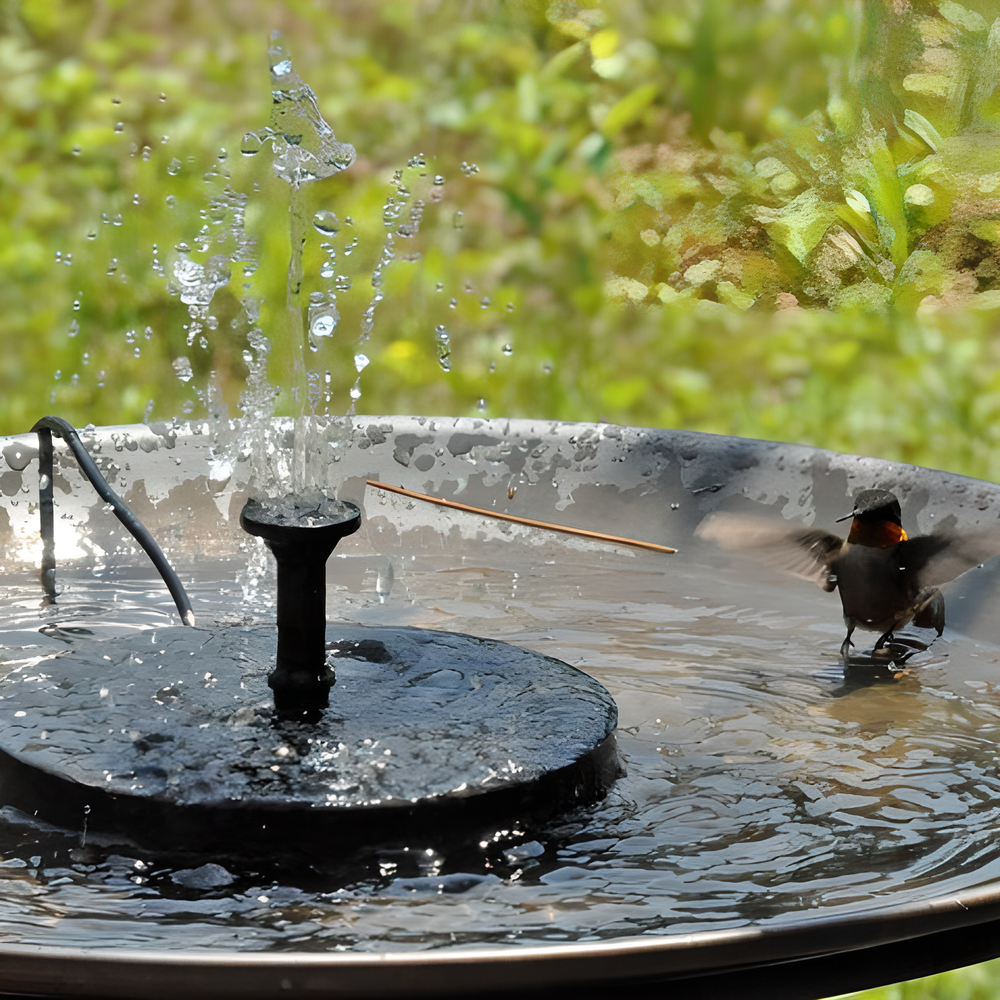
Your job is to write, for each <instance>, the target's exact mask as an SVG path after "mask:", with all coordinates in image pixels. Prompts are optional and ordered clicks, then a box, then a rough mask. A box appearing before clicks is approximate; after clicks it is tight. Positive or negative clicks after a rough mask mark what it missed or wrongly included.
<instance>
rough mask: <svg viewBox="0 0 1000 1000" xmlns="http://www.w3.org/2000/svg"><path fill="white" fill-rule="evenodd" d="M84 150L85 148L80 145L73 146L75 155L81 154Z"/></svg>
mask: <svg viewBox="0 0 1000 1000" xmlns="http://www.w3.org/2000/svg"><path fill="white" fill-rule="evenodd" d="M82 152H83V150H82V149H80V147H79V146H74V147H73V155H74V156H79V155H80V153H82Z"/></svg>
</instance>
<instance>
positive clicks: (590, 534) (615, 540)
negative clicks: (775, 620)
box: [367, 479, 677, 552]
mask: <svg viewBox="0 0 1000 1000" xmlns="http://www.w3.org/2000/svg"><path fill="white" fill-rule="evenodd" d="M367 482H368V485H369V486H374V487H375V489H377V490H388V491H389V492H390V493H399V494H400V495H401V496H404V497H412V498H413V499H414V500H424V501H426V502H427V503H436V504H438V505H439V506H441V507H450V508H451V509H452V510H464V511H465V512H466V513H467V514H479V515H481V516H482V517H493V518H496V519H497V520H498V521H509V522H510V523H511V524H523V525H525V526H526V527H529V528H543V529H544V530H545V531H561V532H563V533H564V534H567V535H578V536H579V537H580V538H590V539H593V540H594V541H596V542H610V543H611V544H612V545H632V546H634V547H635V548H639V549H649V550H650V551H652V552H676V551H677V549H672V548H670V546H669V545H657V544H656V543H655V542H642V541H639V540H638V539H636V538H620V537H619V536H618V535H606V534H604V533H603V532H601V531H588V530H587V529H586V528H570V527H568V526H567V525H565V524H550V523H549V522H548V521H535V520H533V519H532V518H530V517H518V516H517V515H516V514H501V513H499V512H497V511H493V510H484V509H483V508H482V507H470V506H469V505H468V504H465V503H456V502H455V501H454V500H442V499H441V498H440V497H432V496H428V494H426V493H414V492H413V490H404V489H403V487H402V486H390V485H389V484H388V483H380V482H378V481H377V480H375V479H369V480H367Z"/></svg>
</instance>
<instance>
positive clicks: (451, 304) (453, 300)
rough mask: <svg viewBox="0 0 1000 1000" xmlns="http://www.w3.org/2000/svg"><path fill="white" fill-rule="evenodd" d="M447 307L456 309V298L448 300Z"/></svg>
mask: <svg viewBox="0 0 1000 1000" xmlns="http://www.w3.org/2000/svg"><path fill="white" fill-rule="evenodd" d="M448 308H449V309H457V308H458V299H452V300H451V301H450V302H449V303H448Z"/></svg>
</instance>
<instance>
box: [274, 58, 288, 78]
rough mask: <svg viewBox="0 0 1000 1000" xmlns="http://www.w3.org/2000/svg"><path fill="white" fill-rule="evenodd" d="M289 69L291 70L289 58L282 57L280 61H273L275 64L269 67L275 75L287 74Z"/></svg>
mask: <svg viewBox="0 0 1000 1000" xmlns="http://www.w3.org/2000/svg"><path fill="white" fill-rule="evenodd" d="M291 71H292V60H291V59H282V60H281V62H279V63H275V65H273V66H272V67H271V72H272V73H273V74H274V75H275V76H287V75H288V74H289V73H291Z"/></svg>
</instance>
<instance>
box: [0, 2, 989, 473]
mask: <svg viewBox="0 0 1000 1000" xmlns="http://www.w3.org/2000/svg"><path fill="white" fill-rule="evenodd" d="M994 6H996V5H995V4H991V3H987V2H981V3H978V4H975V5H973V6H960V5H958V4H955V3H944V4H938V3H932V2H919V3H914V4H912V5H910V6H909V7H908V8H907V9H906V10H905V11H903V12H902V13H899V14H897V13H894V11H895V8H891V7H890V6H887V5H883V4H881V3H878V2H875V0H871V2H869V3H868V4H867V5H866V6H864V8H863V9H862V5H861V4H860V3H859V2H857V0H791V2H790V3H789V4H788V5H786V7H787V9H785V7H782V6H781V5H761V4H759V3H756V2H753V0H731V2H727V3H724V2H722V0H691V2H688V3H683V4H681V3H677V4H668V5H663V4H661V3H655V2H653V0H648V2H646V3H640V2H636V3H632V4H628V5H625V4H621V5H619V4H601V3H598V2H585V3H575V2H569V0H566V2H555V3H547V2H541V0H537V2H530V0H527V2H521V3H498V2H496V3H486V2H483V3H480V4H478V5H475V4H474V5H472V6H471V7H467V8H464V14H463V16H462V17H456V16H455V13H454V10H453V9H452V8H450V7H448V6H447V5H444V6H442V7H439V8H432V7H422V6H418V5H414V4H411V3H408V2H398V3H397V2H383V3H380V4H349V3H347V2H343V3H336V4H330V5H326V6H325V7H324V8H323V9H320V8H318V7H316V6H315V5H312V4H306V3H304V2H302V3H298V2H296V3H291V2H290V3H286V4H284V5H275V4H271V3H263V2H261V3H239V2H236V0H228V2H220V3H213V4H201V5H189V4H184V3H181V2H179V0H177V2H170V0H165V2H163V3H158V4H150V5H142V4H98V3H96V2H95V3H90V2H86V0H76V2H72V3H71V2H68V0H23V2H20V3H18V2H12V0H8V2H7V3H6V4H5V5H4V7H3V8H2V10H3V22H2V29H3V31H2V34H0V49H2V56H3V62H4V66H5V74H4V77H3V79H2V81H0V91H2V94H0V139H2V146H0V148H2V149H3V153H2V160H0V262H2V265H3V266H2V267H0V295H2V298H3V302H4V306H5V308H4V315H3V317H2V319H0V337H2V340H3V345H4V351H3V353H2V354H0V430H4V431H14V430H20V429H23V428H24V427H26V426H28V425H29V424H30V423H31V421H32V420H33V419H34V418H35V417H36V416H37V415H38V414H39V413H41V412H43V411H45V410H49V409H53V410H55V411H57V412H60V413H64V414H65V415H67V416H68V417H69V418H71V419H73V420H76V421H77V422H80V423H86V422H88V421H90V420H93V421H94V422H113V421H123V420H136V419H141V418H142V417H143V414H144V412H146V408H147V403H148V401H150V400H153V401H154V402H153V407H152V411H151V412H152V415H153V417H154V418H157V417H159V418H162V417H164V416H168V415H170V414H173V413H178V412H184V411H190V412H193V413H201V412H205V408H206V407H209V408H213V409H214V408H219V407H221V406H223V405H225V406H228V408H229V410H230V411H231V412H236V411H237V410H238V409H239V403H240V397H241V393H242V392H243V390H244V387H245V380H246V377H247V365H248V364H253V363H255V358H256V356H257V355H256V354H255V349H254V347H253V345H252V344H251V343H250V340H252V333H251V331H252V330H253V329H254V326H255V324H254V322H252V320H253V316H252V315H248V314H247V309H246V301H247V299H248V297H249V298H250V299H259V300H262V302H263V306H262V310H261V313H260V316H259V321H258V322H259V326H260V328H261V329H262V330H263V331H264V333H265V334H266V335H267V337H268V338H269V339H270V341H271V353H270V358H269V361H268V364H269V366H270V368H269V370H270V374H271V376H272V378H274V379H276V380H277V381H279V382H281V383H282V384H283V385H284V386H285V392H284V394H283V395H281V396H280V397H279V400H278V405H279V408H284V409H285V410H294V409H295V408H296V406H298V405H301V404H300V403H296V401H295V400H294V399H293V398H292V397H291V395H290V394H289V392H290V390H289V388H288V387H289V385H290V374H289V373H290V368H291V366H292V364H293V358H294V351H293V350H292V345H291V344H290V341H289V338H290V337H291V336H292V335H293V330H294V326H293V324H291V323H290V322H289V317H288V313H287V311H286V308H285V297H286V296H285V287H284V282H285V273H286V270H287V261H288V255H289V245H288V239H289V237H288V215H287V213H288V209H287V205H288V188H287V186H286V185H284V184H283V183H282V182H280V181H278V180H277V179H275V178H274V177H273V176H272V174H271V172H270V170H269V166H268V163H267V162H266V161H267V157H268V156H269V155H270V154H269V153H264V154H262V155H260V156H257V157H254V158H252V159H244V158H242V157H240V156H239V155H238V154H237V148H238V146H239V140H240V137H241V136H242V134H243V133H244V132H245V131H247V130H249V129H253V128H258V127H261V126H263V125H264V124H265V123H266V120H267V114H268V104H269V94H268V80H267V74H266V62H265V52H264V50H265V47H266V37H267V34H268V32H269V31H270V30H271V29H272V28H275V27H278V28H281V29H282V30H283V31H284V32H285V35H286V45H287V47H288V49H289V51H290V52H291V53H292V55H293V58H294V60H295V65H296V68H297V69H298V71H299V72H300V74H301V75H302V77H303V78H304V79H305V80H306V81H307V82H308V83H309V84H310V85H311V86H312V88H313V89H314V90H315V91H316V93H317V95H318V96H319V101H320V107H321V110H322V111H323V113H324V115H325V116H326V118H327V120H328V121H330V122H331V124H332V125H333V127H334V129H335V131H336V133H337V136H338V138H340V139H342V140H343V141H347V142H351V143H353V144H354V145H355V146H356V147H357V149H358V151H359V158H358V161H357V163H355V165H354V166H353V167H351V168H350V169H349V170H348V171H346V172H344V173H343V174H341V175H338V176H336V177H334V178H330V179H328V180H325V181H320V182H316V183H314V184H309V185H306V186H305V187H304V188H303V189H302V192H301V194H302V198H303V201H304V202H305V210H306V214H307V216H309V215H311V213H312V212H313V211H315V210H316V209H318V208H325V209H328V210H332V211H335V212H336V213H337V214H338V215H339V216H340V218H341V219H342V220H346V218H347V217H350V218H351V219H352V222H353V224H352V225H347V224H346V222H345V224H344V225H343V227H342V228H341V231H340V234H339V235H338V236H337V237H336V238H335V239H334V240H333V241H332V243H333V246H334V249H335V252H336V254H337V273H338V275H340V278H341V290H340V291H338V293H337V305H338V309H339V312H340V316H341V321H340V326H339V328H338V330H337V332H336V335H335V336H334V337H333V338H330V339H329V340H328V341H324V342H323V343H322V344H321V347H320V350H319V351H318V352H316V353H315V354H311V353H308V352H307V362H308V364H309V366H310V367H311V368H312V369H313V370H314V371H315V373H316V374H315V377H316V380H317V381H316V385H317V386H320V387H323V386H325V385H326V383H325V373H326V372H329V373H330V382H329V386H330V392H331V398H330V400H329V401H327V400H325V399H323V398H322V397H321V398H320V400H319V402H318V404H317V405H318V406H319V408H320V409H323V408H329V410H330V411H331V412H344V411H345V410H346V409H347V407H348V406H349V404H350V400H349V398H348V389H349V388H350V387H351V386H352V385H353V384H354V382H355V379H356V377H357V376H356V372H355V366H354V361H353V358H354V355H355V354H356V353H357V352H359V351H363V352H364V353H365V354H367V355H368V357H370V358H371V364H370V365H369V366H368V367H367V368H366V369H365V372H364V374H363V377H362V379H361V381H360V383H359V387H360V389H361V390H362V396H361V398H360V400H358V403H357V406H358V409H359V410H360V411H362V412H392V411H395V412H406V411H411V412H439V413H448V412H451V413H467V412H480V411H482V412H485V413H487V414H491V415H496V414H508V415H534V416H546V417H552V418H561V419H599V418H602V417H603V418H604V419H607V420H613V421H619V422H627V423H638V424H654V425H655V424H660V425H674V426H684V427H692V428H698V429H703V430H710V431H720V432H725V433H739V434H744V435H749V436H760V437H769V438H785V439H793V440H802V441H809V442H814V443H817V444H821V445H825V446H828V447H834V448H839V449H843V450H847V451H861V452H867V453H872V454H878V455H881V456H885V457H890V458H898V459H902V460H907V461H912V462H919V463H926V464H930V465H939V466H944V467H948V468H952V469H956V470H959V471H964V472H969V473H975V474H980V475H986V476H994V477H995V476H996V475H997V471H998V470H997V469H996V468H995V466H996V464H997V460H996V459H994V458H993V452H994V450H995V449H994V444H995V440H994V439H995V437H996V432H995V431H994V430H993V427H994V424H995V421H994V416H995V411H996V410H997V409H1000V402H998V401H1000V367H998V358H997V349H996V347H994V340H995V338H994V337H993V330H994V328H995V326H996V321H997V315H998V310H1000V284H997V280H998V276H1000V262H998V257H997V254H996V249H995V248H996V246H997V241H998V239H1000V222H998V221H997V218H998V206H1000V203H998V202H997V200H996V198H994V194H995V192H997V191H1000V173H997V172H996V170H995V167H996V162H997V152H998V149H997V140H998V135H1000V132H998V128H1000V96H998V95H997V93H996V92H995V91H996V85H997V82H998V80H1000V55H998V53H1000V31H997V30H994V28H993V27H992V25H993V23H994V19H995V17H996V14H997V13H998V11H995V10H993V7H994ZM779 8H780V9H779ZM161 94H162V95H164V97H165V99H161ZM114 101H119V102H120V103H113V102H114ZM117 122H121V123H122V126H121V130H120V131H115V127H116V123H117ZM74 147H79V152H78V154H74ZM223 148H224V149H226V150H228V155H227V157H226V159H225V160H220V159H219V156H220V150H221V149H223ZM418 152H422V153H424V154H425V155H426V158H427V170H426V172H428V173H441V174H443V175H444V176H445V177H446V178H447V183H446V185H444V186H443V188H440V189H436V190H435V192H434V195H435V198H436V196H437V195H439V194H441V195H443V197H442V198H441V199H440V200H435V198H430V197H429V198H428V203H427V205H426V209H425V215H424V221H423V226H422V231H421V233H420V235H419V236H418V237H415V238H413V239H412V240H410V241H409V243H408V244H407V245H405V246H403V245H402V244H401V241H397V243H396V246H395V252H396V259H395V260H394V261H393V262H392V263H391V264H390V265H389V266H388V267H387V268H386V271H385V286H384V289H383V290H384V300H383V301H382V302H381V303H379V305H378V308H377V310H376V313H375V322H374V328H373V332H372V336H371V339H370V340H369V341H367V342H364V343H363V342H362V341H361V338H360V337H359V334H360V330H361V320H362V313H363V312H364V310H365V308H366V307H367V306H368V305H369V304H370V302H371V298H372V295H373V290H372V288H371V284H370V280H369V279H370V277H371V274H372V271H373V269H374V267H375V263H376V261H377V259H378V257H379V254H380V252H381V249H382V244H383V239H384V233H385V232H386V229H385V227H384V226H383V224H382V209H383V203H384V200H385V197H386V194H387V193H390V191H391V190H392V189H391V188H390V187H389V186H388V183H389V181H390V179H391V176H392V174H393V172H394V171H395V170H397V169H400V168H403V167H405V164H406V163H407V161H408V160H409V159H410V158H411V157H413V156H414V155H415V154H416V153H418ZM463 161H464V162H468V163H475V164H478V167H479V170H478V172H472V171H469V172H466V173H463V172H462V171H461V170H460V169H459V165H460V164H461V163H462V162H463ZM172 162H173V163H175V164H176V166H175V167H174V168H171V166H170V164H171V163H172ZM176 167H179V169H176ZM423 183H426V182H423ZM227 188H229V189H232V190H235V191H236V192H243V193H245V194H247V195H248V197H249V202H248V207H247V212H246V227H247V231H248V234H249V236H250V237H252V238H253V240H255V241H256V247H255V249H254V251H253V256H255V257H256V258H259V260H258V261H257V263H253V262H252V261H251V262H243V263H241V262H240V261H237V262H236V263H235V264H233V265H232V266H231V270H232V272H233V277H232V279H231V281H230V282H229V285H228V287H223V288H221V289H220V290H219V291H217V292H216V294H215V296H214V298H213V299H212V303H211V314H212V317H213V321H212V322H213V324H214V328H211V329H205V330H202V331H199V332H198V334H197V335H196V336H195V338H194V340H193V342H192V343H191V344H190V345H189V344H187V342H186V341H187V339H188V335H189V333H190V323H191V317H190V316H189V315H188V308H187V306H186V305H185V304H183V303H182V302H181V301H180V300H179V297H178V295H177V294H176V292H171V291H170V288H169V286H170V284H171V275H172V271H173V267H174V265H175V263H176V262H177V260H178V259H179V258H178V253H177V251H176V250H175V249H174V248H175V247H176V246H177V245H178V244H180V243H182V242H185V243H188V244H190V245H191V246H192V251H191V254H190V256H191V259H192V260H194V261H195V262H197V263H200V264H202V265H204V264H206V263H207V262H208V261H209V259H210V258H211V257H212V255H213V254H215V253H217V252H219V250H220V249H222V250H224V251H225V252H227V253H230V251H231V249H232V245H233V236H232V234H231V233H229V231H228V229H229V222H226V223H225V224H223V223H222V222H220V221H218V220H215V219H213V218H211V217H210V216H211V213H212V211H213V210H212V208H211V203H212V199H216V201H218V199H220V198H222V197H223V196H224V195H225V192H226V190H227ZM457 213H461V215H458V214H457ZM105 216H106V218H107V220H108V221H107V223H106V224H105V223H104V222H103V221H102V217H105ZM119 219H120V224H117V223H118V222H119ZM203 226H207V233H200V232H199V231H200V230H201V229H202V227H203ZM456 226H460V227H461V228H456ZM355 237H356V238H357V240H358V243H357V247H356V249H354V251H353V254H352V255H351V256H349V257H348V256H347V255H346V253H345V250H346V249H347V248H348V247H349V246H351V243H352V241H353V240H354V238H355ZM217 238H219V239H222V240H223V243H222V244H218V243H216V242H215V241H216V239H217ZM321 242H322V238H321V237H319V236H318V235H316V234H312V233H310V237H309V239H308V241H307V244H306V247H305V273H306V282H305V285H304V286H303V291H302V295H301V296H300V298H302V299H303V300H304V299H305V297H306V296H307V295H308V293H309V292H310V291H316V290H324V289H326V290H328V289H330V287H331V280H332V279H323V278H321V276H320V274H319V270H320V267H321V265H322V262H323V260H324V259H325V258H326V253H325V251H324V249H323V248H322V247H321V246H320V243H321ZM154 243H155V244H156V250H155V252H154V249H153V245H154ZM201 246H204V247H205V249H204V250H202V249H200V247H201ZM57 251H58V253H59V258H58V260H57V256H56V255H57ZM68 254H72V264H71V266H66V264H65V263H64V261H65V260H66V258H67V255H68ZM404 258H415V259H409V260H408V259H404ZM244 266H246V268H247V271H248V272H249V273H248V274H247V275H246V276H244V275H243V268H244ZM109 271H110V272H111V273H108V272H109ZM347 281H350V282H352V287H351V288H350V290H349V291H344V290H343V285H344V283H345V282H347ZM439 288H440V289H441V290H440V291H439V290H438V289H439ZM75 301H78V302H79V308H78V309H74V307H73V303H74V302H75ZM508 303H509V304H510V307H512V311H508ZM252 312H253V310H252V308H251V313H252ZM74 322H75V323H76V324H77V325H78V327H79V332H78V333H77V334H76V335H75V336H70V335H69V334H70V332H71V324H73V323H74ZM439 326H444V327H445V329H446V330H447V331H448V334H449V345H448V348H447V350H448V352H449V353H448V354H447V363H448V366H449V367H450V370H449V371H447V372H445V371H443V370H442V367H441V366H440V365H439V361H438V354H439V353H440V345H439V344H438V342H437V340H436V333H435V331H436V329H437V328H438V327H439ZM147 330H148V331H149V338H148V339H147V337H146V331H147ZM73 332H75V330H74V331H73ZM202 336H204V337H205V341H204V343H205V345H206V346H204V347H203V346H201V344H202V341H201V337H202ZM136 348H138V349H139V354H138V356H136ZM181 357H184V358H187V359H189V361H190V366H191V369H192V371H193V377H192V379H191V381H190V382H187V383H185V382H181V381H179V380H178V379H177V377H176V375H175V367H174V361H175V360H176V359H178V358H181ZM57 373H58V377H57ZM212 373H214V374H212Z"/></svg>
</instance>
